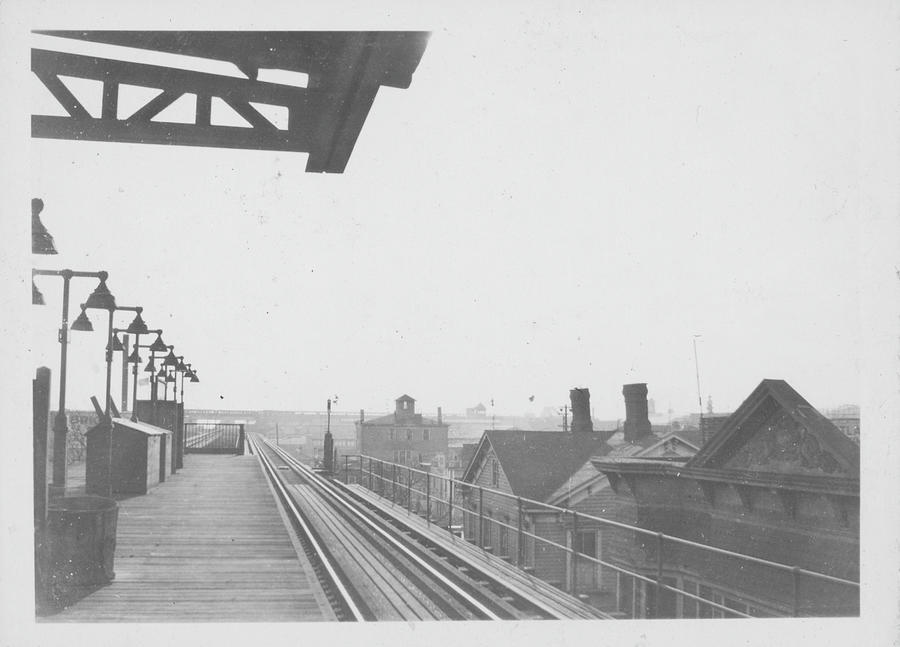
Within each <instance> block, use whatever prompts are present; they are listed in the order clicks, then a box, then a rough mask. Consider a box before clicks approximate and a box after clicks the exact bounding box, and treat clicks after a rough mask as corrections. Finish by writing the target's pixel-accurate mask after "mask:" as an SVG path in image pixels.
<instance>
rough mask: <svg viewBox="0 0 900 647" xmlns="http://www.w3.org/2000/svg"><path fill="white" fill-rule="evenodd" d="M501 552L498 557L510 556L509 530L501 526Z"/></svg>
mask: <svg viewBox="0 0 900 647" xmlns="http://www.w3.org/2000/svg"><path fill="white" fill-rule="evenodd" d="M499 543H500V551H499V552H498V553H497V555H499V556H501V557H508V556H509V528H507V527H506V526H500V542H499Z"/></svg>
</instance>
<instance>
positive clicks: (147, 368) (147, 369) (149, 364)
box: [144, 357, 156, 373]
mask: <svg viewBox="0 0 900 647" xmlns="http://www.w3.org/2000/svg"><path fill="white" fill-rule="evenodd" d="M144 372H145V373H156V366H155V365H154V364H153V358H152V357H151V358H150V361H149V362H147V365H146V366H145V367H144Z"/></svg>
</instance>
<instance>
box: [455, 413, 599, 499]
mask: <svg viewBox="0 0 900 647" xmlns="http://www.w3.org/2000/svg"><path fill="white" fill-rule="evenodd" d="M491 449H492V450H493V451H494V455H495V456H496V457H497V460H498V461H499V462H500V466H501V467H502V468H503V473H504V474H506V478H507V480H508V481H509V485H510V487H511V488H512V492H513V494H515V495H516V496H521V497H525V498H528V499H535V500H537V501H543V500H544V499H546V497H548V496H550V495H551V494H552V493H553V492H554V491H555V490H556V489H557V488H558V487H559V486H560V485H562V484H563V482H565V481H566V480H567V479H568V478H569V477H570V476H572V475H573V474H575V473H576V472H577V471H578V470H579V469H581V468H582V467H583V466H584V464H585V463H586V462H587V461H588V460H589V459H590V458H591V456H595V455H598V454H604V453H606V451H608V450H609V446H608V445H607V444H606V442H605V441H604V439H603V435H602V434H598V433H589V432H577V433H562V432H558V431H520V430H506V429H504V430H492V431H485V432H484V435H483V436H482V438H481V442H479V444H478V448H477V449H476V451H475V455H474V456H473V457H472V461H471V462H470V463H469V466H468V467H467V468H466V472H465V474H463V477H462V480H463V481H471V480H473V479H474V478H475V476H476V475H477V473H478V468H479V467H480V465H481V462H482V461H483V459H484V457H485V456H486V455H487V453H488V452H489V451H490V450H491Z"/></svg>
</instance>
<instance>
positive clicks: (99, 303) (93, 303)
mask: <svg viewBox="0 0 900 647" xmlns="http://www.w3.org/2000/svg"><path fill="white" fill-rule="evenodd" d="M84 306H85V307H86V308H95V309H97V310H115V309H116V298H115V297H114V296H113V295H112V293H111V292H110V291H109V288H107V287H106V279H100V284H99V285H98V286H97V287H96V288H94V291H93V292H91V296H89V297H88V298H87V302H86V303H85V304H84Z"/></svg>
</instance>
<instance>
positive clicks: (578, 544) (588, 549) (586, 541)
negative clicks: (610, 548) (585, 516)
mask: <svg viewBox="0 0 900 647" xmlns="http://www.w3.org/2000/svg"><path fill="white" fill-rule="evenodd" d="M572 544H573V545H572V548H573V550H575V552H577V553H578V554H580V555H587V556H588V557H597V531H596V530H579V531H578V532H577V533H575V537H574V541H573V542H572Z"/></svg>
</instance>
